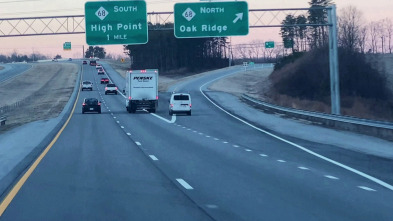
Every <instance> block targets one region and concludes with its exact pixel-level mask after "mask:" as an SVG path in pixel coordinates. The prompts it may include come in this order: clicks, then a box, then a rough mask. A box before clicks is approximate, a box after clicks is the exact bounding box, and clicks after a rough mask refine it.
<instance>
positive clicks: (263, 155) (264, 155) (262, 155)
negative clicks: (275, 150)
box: [259, 153, 267, 157]
mask: <svg viewBox="0 0 393 221" xmlns="http://www.w3.org/2000/svg"><path fill="white" fill-rule="evenodd" d="M259 156H261V157H267V155H266V154H263V153H261V154H259Z"/></svg>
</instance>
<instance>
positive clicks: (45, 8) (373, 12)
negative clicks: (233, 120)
mask: <svg viewBox="0 0 393 221" xmlns="http://www.w3.org/2000/svg"><path fill="white" fill-rule="evenodd" d="M309 1H310V0H248V1H247V3H248V7H249V9H272V8H306V7H308V6H309V4H308V2H309ZM85 2H87V1H85V0H0V19H2V18H21V17H39V16H60V15H83V14H84V4H85ZM146 2H147V11H148V12H172V11H173V6H174V4H175V3H177V2H198V1H197V0H146ZM333 2H334V3H335V4H336V6H337V9H338V12H339V10H340V9H341V8H344V7H346V6H348V5H353V6H356V7H357V8H358V9H359V10H360V11H362V12H363V13H364V16H365V19H366V21H377V20H381V19H384V18H386V17H389V18H393V15H392V12H393V0H373V1H370V0H334V1H333ZM251 18H252V15H250V24H251ZM277 38H278V35H277V29H267V28H253V29H250V33H249V34H248V35H247V36H241V37H232V38H231V41H232V43H233V44H243V43H249V42H251V41H255V40H258V41H262V42H264V41H269V40H279V39H277ZM66 41H70V42H72V50H71V51H63V43H64V42H66ZM83 46H84V47H85V48H86V47H87V44H86V41H85V35H84V34H75V35H57V36H55V35H51V36H32V37H12V38H11V37H8V38H0V54H9V53H12V52H14V51H16V52H17V53H21V54H22V53H23V54H32V53H36V52H39V53H41V54H44V55H48V56H54V55H55V54H61V55H62V56H63V57H73V58H78V57H81V55H82V48H83ZM105 48H106V50H107V52H108V53H111V54H122V46H108V47H105Z"/></svg>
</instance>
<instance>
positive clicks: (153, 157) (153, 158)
mask: <svg viewBox="0 0 393 221" xmlns="http://www.w3.org/2000/svg"><path fill="white" fill-rule="evenodd" d="M149 157H150V158H151V159H152V160H154V161H157V160H158V158H157V157H156V156H154V155H149Z"/></svg>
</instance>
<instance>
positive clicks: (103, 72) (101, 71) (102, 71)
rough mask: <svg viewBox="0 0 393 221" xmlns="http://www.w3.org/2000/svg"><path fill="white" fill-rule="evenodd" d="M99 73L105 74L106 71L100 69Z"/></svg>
mask: <svg viewBox="0 0 393 221" xmlns="http://www.w3.org/2000/svg"><path fill="white" fill-rule="evenodd" d="M97 74H105V71H104V69H102V68H101V69H98V71H97Z"/></svg>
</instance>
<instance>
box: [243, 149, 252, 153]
mask: <svg viewBox="0 0 393 221" xmlns="http://www.w3.org/2000/svg"><path fill="white" fill-rule="evenodd" d="M244 150H245V151H247V152H251V151H252V150H250V149H244Z"/></svg>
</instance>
